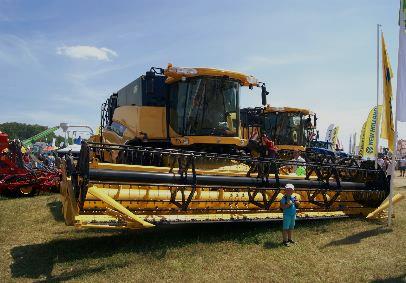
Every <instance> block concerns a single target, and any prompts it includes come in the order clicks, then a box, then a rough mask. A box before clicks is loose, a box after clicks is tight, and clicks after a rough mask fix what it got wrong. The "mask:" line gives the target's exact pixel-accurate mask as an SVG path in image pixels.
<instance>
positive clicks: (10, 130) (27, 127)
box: [0, 122, 64, 145]
mask: <svg viewBox="0 0 406 283" xmlns="http://www.w3.org/2000/svg"><path fill="white" fill-rule="evenodd" d="M47 129H48V127H47V126H41V125H37V124H35V125H31V124H25V123H17V122H7V123H3V124H0V131H1V132H4V133H6V134H7V135H8V136H9V138H10V139H19V140H22V141H23V140H26V139H28V138H31V137H33V136H35V135H37V134H39V133H41V132H43V131H45V130H47ZM53 138H56V145H59V144H60V143H61V142H62V141H64V138H63V137H61V136H57V135H55V133H51V134H49V135H48V136H47V137H44V138H42V139H40V140H38V141H42V142H52V139H53Z"/></svg>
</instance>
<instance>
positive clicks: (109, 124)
mask: <svg viewBox="0 0 406 283" xmlns="http://www.w3.org/2000/svg"><path fill="white" fill-rule="evenodd" d="M157 70H158V72H157ZM240 86H248V87H250V88H252V87H255V86H260V87H262V98H263V100H266V95H267V91H266V89H265V87H264V84H262V83H259V82H258V81H257V80H256V79H255V78H253V77H251V76H246V75H244V74H241V73H236V72H231V71H224V70H216V69H207V68H175V67H172V66H171V65H169V66H168V68H167V69H165V70H163V69H158V68H151V71H149V72H147V73H146V75H145V76H141V77H140V78H138V79H137V80H135V81H134V82H132V83H130V84H129V85H128V86H126V87H124V88H123V89H121V90H120V91H118V93H115V94H113V95H112V96H110V98H109V99H108V100H107V101H106V103H105V104H103V106H102V119H101V125H102V126H101V131H100V135H96V136H93V137H92V138H91V141H90V142H83V143H82V148H81V152H80V157H79V159H78V161H77V163H74V162H73V161H72V160H70V159H68V160H67V162H66V164H64V166H63V167H62V168H63V169H62V175H63V177H62V183H61V194H62V200H63V213H64V217H65V222H66V224H67V225H74V226H76V227H93V228H116V229H119V228H128V229H142V228H148V227H152V226H154V225H159V224H164V223H185V222H186V223H190V222H198V223H201V222H227V221H269V220H279V219H281V218H282V213H281V211H280V208H279V201H280V200H281V198H282V196H283V195H282V190H283V187H284V186H285V185H286V184H287V183H292V184H294V185H295V187H296V190H295V194H296V197H297V198H298V199H300V201H301V207H300V211H299V214H298V217H299V218H302V219H311V218H334V217H349V216H361V215H363V216H366V215H368V214H369V213H370V212H372V211H374V210H375V209H376V208H377V207H378V206H379V205H380V204H381V203H382V201H383V200H384V199H385V198H386V197H387V195H388V192H389V187H388V183H387V181H386V177H385V173H384V172H383V171H382V170H380V169H378V170H375V169H374V167H373V164H370V162H368V161H362V162H361V161H355V162H353V163H351V164H350V163H342V164H337V163H335V162H325V161H324V159H317V158H314V159H308V160H306V162H301V163H297V162H294V161H289V160H286V159H278V158H267V157H262V156H261V157H253V156H251V155H250V154H248V151H247V144H248V140H247V139H246V138H243V137H241V131H242V129H241V125H240V124H241V120H240V111H239V110H240V109H239V91H240ZM265 102H266V101H265ZM292 166H301V167H303V168H305V171H306V174H304V175H302V176H298V175H296V174H290V173H287V172H289V170H286V168H289V167H292Z"/></svg>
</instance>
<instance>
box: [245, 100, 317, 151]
mask: <svg viewBox="0 0 406 283" xmlns="http://www.w3.org/2000/svg"><path fill="white" fill-rule="evenodd" d="M316 121H317V117H316V114H314V113H313V112H311V111H309V110H307V109H300V108H292V107H270V106H269V105H268V106H266V107H256V108H244V109H241V125H242V137H243V138H247V139H251V138H252V137H253V136H254V135H256V136H262V135H263V134H265V135H266V136H267V137H268V138H270V139H271V140H272V141H273V142H274V143H275V145H276V146H277V147H278V152H279V156H280V157H281V158H284V157H289V156H291V152H292V151H294V150H299V151H305V149H306V147H308V146H309V145H310V143H311V142H312V141H313V140H315V139H317V131H316Z"/></svg>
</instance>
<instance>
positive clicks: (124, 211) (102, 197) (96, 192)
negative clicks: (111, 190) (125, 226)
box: [88, 186, 155, 228]
mask: <svg viewBox="0 0 406 283" xmlns="http://www.w3.org/2000/svg"><path fill="white" fill-rule="evenodd" d="M88 192H89V193H90V194H92V195H94V196H95V197H97V198H99V199H100V200H102V201H104V202H105V203H106V204H107V205H108V206H110V207H112V208H114V209H115V210H117V211H118V212H121V213H122V214H124V215H125V216H127V217H128V218H130V219H132V220H133V221H134V222H137V223H139V224H140V225H141V226H142V227H143V228H150V227H154V226H155V225H153V224H151V223H148V222H146V221H144V220H143V219H142V218H140V217H138V216H136V215H135V214H134V213H132V212H131V211H129V210H128V209H127V208H125V207H124V206H122V205H121V204H120V203H118V202H116V201H115V200H114V199H113V198H111V197H110V196H109V195H107V194H105V193H104V192H101V191H100V190H98V188H97V187H95V186H93V187H90V188H89V189H88Z"/></svg>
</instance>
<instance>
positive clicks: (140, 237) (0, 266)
mask: <svg viewBox="0 0 406 283" xmlns="http://www.w3.org/2000/svg"><path fill="white" fill-rule="evenodd" d="M396 183H397V187H398V188H397V191H401V192H403V193H405V194H406V179H403V180H400V179H398V180H397V181H396ZM60 206H61V204H60V202H59V201H58V197H57V196H56V195H45V196H39V197H35V198H30V199H4V198H3V199H0V211H1V212H0V249H1V250H0V252H1V253H0V281H1V282H3V281H5V282H9V281H42V280H47V281H65V280H73V281H88V282H107V281H173V280H179V281H206V282H209V281H220V280H221V281H267V282H269V281H278V282H281V281H297V282H315V281H316V282H326V281H328V282H344V281H345V282H354V281H378V282H381V281H382V282H386V281H387V282H393V281H402V280H404V281H403V282H405V280H406V279H405V278H406V236H405V235H406V201H403V202H401V203H400V204H399V205H398V206H397V207H396V220H395V225H394V227H393V230H389V229H387V228H385V225H383V224H382V223H379V222H372V221H366V220H362V219H355V220H350V219H344V220H335V221H309V222H301V223H298V227H297V229H296V239H297V241H298V242H299V243H298V244H297V245H295V246H292V247H289V248H286V247H282V246H280V238H281V235H280V223H274V224H269V223H264V224H253V223H246V224H201V225H173V226H166V227H161V228H158V229H153V230H148V231H138V232H103V231H90V230H75V229H74V228H72V227H66V226H65V225H64V223H63V219H62V216H61V214H60Z"/></svg>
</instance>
